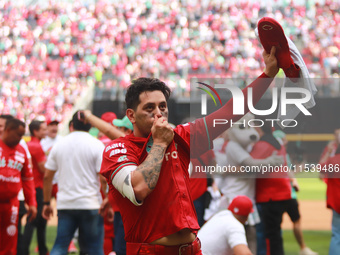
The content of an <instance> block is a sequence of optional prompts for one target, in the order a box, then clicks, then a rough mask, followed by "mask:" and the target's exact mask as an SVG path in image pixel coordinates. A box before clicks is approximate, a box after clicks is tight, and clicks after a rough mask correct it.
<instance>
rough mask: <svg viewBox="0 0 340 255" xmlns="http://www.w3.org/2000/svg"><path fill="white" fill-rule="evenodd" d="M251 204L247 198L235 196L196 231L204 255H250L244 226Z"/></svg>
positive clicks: (251, 208) (251, 209) (251, 207)
mask: <svg viewBox="0 0 340 255" xmlns="http://www.w3.org/2000/svg"><path fill="white" fill-rule="evenodd" d="M251 212H253V203H252V202H251V200H250V199H249V198H248V197H247V196H236V197H235V198H234V199H233V200H232V201H231V203H230V204H229V206H228V210H223V211H220V212H218V213H217V214H215V215H214V216H213V217H212V218H211V219H209V220H208V221H207V222H206V223H205V224H204V225H203V227H202V228H201V229H200V230H199V231H198V234H197V236H198V238H199V239H200V240H201V243H202V252H203V254H205V255H217V254H224V255H251V254H252V253H251V251H250V250H249V248H248V244H247V239H246V232H245V229H244V224H245V223H246V221H247V219H248V215H249V213H251Z"/></svg>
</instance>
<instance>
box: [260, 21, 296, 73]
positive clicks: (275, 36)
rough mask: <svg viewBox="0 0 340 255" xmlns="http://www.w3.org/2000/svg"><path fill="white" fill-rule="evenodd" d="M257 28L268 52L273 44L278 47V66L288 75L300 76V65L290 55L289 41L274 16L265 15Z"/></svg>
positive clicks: (276, 54)
mask: <svg viewBox="0 0 340 255" xmlns="http://www.w3.org/2000/svg"><path fill="white" fill-rule="evenodd" d="M257 29H258V32H259V37H260V41H261V44H262V46H263V48H264V49H265V50H266V52H267V53H270V50H271V48H272V46H275V47H276V53H275V56H276V58H277V62H278V66H279V67H280V68H282V70H283V71H284V72H285V74H286V77H289V78H298V77H299V73H300V67H299V66H297V65H295V64H294V61H293V59H292V57H291V56H290V51H289V46H288V41H287V38H286V36H285V33H284V31H283V29H282V27H281V25H280V24H279V23H278V22H277V21H276V20H274V19H272V18H269V17H264V18H262V19H260V20H259V22H258V23H257Z"/></svg>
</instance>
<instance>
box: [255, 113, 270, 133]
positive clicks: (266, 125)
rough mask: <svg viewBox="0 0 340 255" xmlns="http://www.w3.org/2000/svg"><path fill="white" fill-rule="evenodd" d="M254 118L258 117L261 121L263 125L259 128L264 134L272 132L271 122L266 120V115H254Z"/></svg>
mask: <svg viewBox="0 0 340 255" xmlns="http://www.w3.org/2000/svg"><path fill="white" fill-rule="evenodd" d="M256 119H259V120H261V121H262V123H263V125H262V126H261V129H262V131H263V133H265V134H271V133H273V128H272V122H271V121H267V120H266V119H267V116H262V115H256Z"/></svg>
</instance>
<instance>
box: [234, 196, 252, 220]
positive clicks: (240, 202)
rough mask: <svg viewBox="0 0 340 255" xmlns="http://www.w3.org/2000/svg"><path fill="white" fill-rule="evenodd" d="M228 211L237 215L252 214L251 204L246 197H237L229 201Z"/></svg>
mask: <svg viewBox="0 0 340 255" xmlns="http://www.w3.org/2000/svg"><path fill="white" fill-rule="evenodd" d="M228 210H230V211H232V212H233V213H235V214H237V215H242V216H248V215H249V213H252V212H254V209H253V203H252V202H251V200H250V198H249V197H247V196H237V197H235V198H234V199H233V201H231V203H230V205H229V206H228Z"/></svg>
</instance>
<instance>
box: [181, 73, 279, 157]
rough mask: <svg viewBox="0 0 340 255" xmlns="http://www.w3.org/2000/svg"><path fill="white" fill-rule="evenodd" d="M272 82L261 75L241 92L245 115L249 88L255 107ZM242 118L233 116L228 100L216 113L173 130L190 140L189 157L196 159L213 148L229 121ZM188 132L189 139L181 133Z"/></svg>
mask: <svg viewBox="0 0 340 255" xmlns="http://www.w3.org/2000/svg"><path fill="white" fill-rule="evenodd" d="M272 81H273V78H269V77H268V76H267V75H266V74H265V73H262V74H261V75H260V76H259V77H258V78H257V79H256V80H254V81H253V82H252V83H251V84H250V85H249V86H247V87H246V88H244V89H243V90H242V93H243V95H244V109H245V112H244V113H245V114H246V113H247V112H248V111H249V108H248V104H247V102H248V91H249V88H252V90H253V104H254V105H256V103H257V102H258V101H260V99H261V97H262V95H263V94H264V92H265V91H266V90H267V89H268V87H269V85H270V84H271V82H272ZM242 116H243V115H234V114H233V99H230V100H229V101H228V102H227V103H226V104H225V105H223V106H222V107H221V108H220V109H218V110H217V111H215V112H213V113H211V114H209V115H207V116H205V117H203V118H200V119H197V120H195V121H194V122H191V123H190V125H189V124H185V125H180V127H176V129H175V130H176V131H178V132H179V134H180V135H181V134H183V135H181V136H182V137H183V138H184V139H189V140H190V141H188V140H187V141H188V142H190V154H191V157H192V158H198V157H199V156H200V155H202V154H203V153H205V152H206V151H208V150H211V149H212V148H213V140H214V139H215V138H216V137H217V136H219V135H220V134H222V133H223V132H224V131H225V130H227V129H228V128H229V127H230V123H231V121H233V122H236V121H237V120H239V119H240V118H242ZM216 119H223V120H228V123H226V124H221V125H220V124H216V125H215V124H214V123H215V120H216ZM188 131H189V138H188V135H187V134H185V133H183V132H188Z"/></svg>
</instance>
